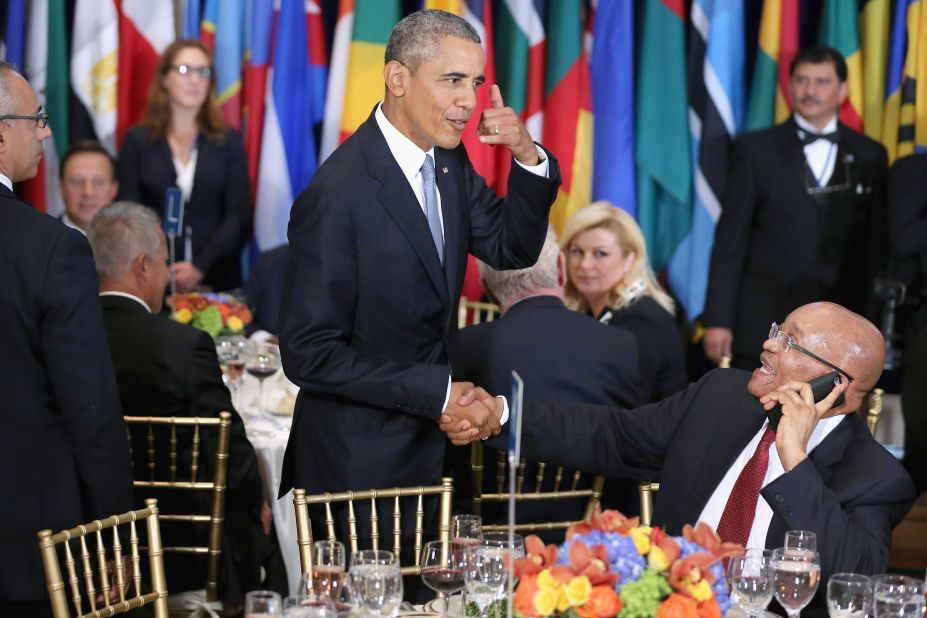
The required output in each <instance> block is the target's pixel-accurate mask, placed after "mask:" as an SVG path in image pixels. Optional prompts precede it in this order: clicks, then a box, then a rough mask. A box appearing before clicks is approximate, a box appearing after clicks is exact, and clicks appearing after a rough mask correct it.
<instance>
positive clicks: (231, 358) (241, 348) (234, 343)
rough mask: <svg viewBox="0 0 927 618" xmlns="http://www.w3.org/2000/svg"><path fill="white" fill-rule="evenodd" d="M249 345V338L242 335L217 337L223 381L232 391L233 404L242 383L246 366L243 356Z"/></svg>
mask: <svg viewBox="0 0 927 618" xmlns="http://www.w3.org/2000/svg"><path fill="white" fill-rule="evenodd" d="M247 346H248V340H247V339H245V338H244V337H242V336H241V335H231V336H224V337H216V357H217V358H218V359H219V368H220V369H222V381H223V382H225V384H226V386H228V387H229V391H231V393H232V403H233V404H234V403H235V396H236V395H237V393H238V387H239V386H240V385H241V374H242V372H243V371H244V368H245V361H244V358H243V356H244V355H245V350H246V348H247Z"/></svg>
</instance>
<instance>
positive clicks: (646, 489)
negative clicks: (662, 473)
mask: <svg viewBox="0 0 927 618" xmlns="http://www.w3.org/2000/svg"><path fill="white" fill-rule="evenodd" d="M659 490H660V484H659V483H651V482H647V483H640V484H639V485H638V486H637V491H638V493H639V494H640V500H641V525H642V526H649V525H650V522H651V521H653V494H654V492H656V491H659Z"/></svg>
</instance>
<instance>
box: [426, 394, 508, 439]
mask: <svg viewBox="0 0 927 618" xmlns="http://www.w3.org/2000/svg"><path fill="white" fill-rule="evenodd" d="M504 412H505V399H504V398H503V397H493V396H492V395H490V394H489V393H487V392H486V390H485V389H483V388H481V387H479V386H475V385H474V384H473V383H472V382H453V383H451V393H450V397H448V402H447V408H446V409H445V410H444V413H443V414H442V415H441V424H440V426H441V431H443V432H444V433H446V434H447V437H448V439H450V441H451V442H452V443H453V444H454V446H465V445H467V444H470V443H471V442H473V441H474V440H476V439H477V438H480V439H483V440H486V439H487V438H489V437H491V436H498V435H499V433H500V432H501V431H502V423H503V420H504V419H503V413H504Z"/></svg>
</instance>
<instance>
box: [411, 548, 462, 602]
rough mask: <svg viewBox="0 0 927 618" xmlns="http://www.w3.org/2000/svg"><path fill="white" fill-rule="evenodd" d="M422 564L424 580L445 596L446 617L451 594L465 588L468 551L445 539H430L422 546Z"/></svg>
mask: <svg viewBox="0 0 927 618" xmlns="http://www.w3.org/2000/svg"><path fill="white" fill-rule="evenodd" d="M421 565H422V581H423V582H425V585H426V586H428V587H429V588H431V589H432V590H434V591H435V592H437V593H438V594H439V595H442V596H443V597H444V616H445V617H446V616H447V609H448V605H449V604H450V602H451V598H450V597H451V595H452V594H454V593H455V592H460V591H461V590H463V588H464V571H465V570H466V566H467V552H466V550H465V549H459V548H454V547H453V546H452V545H451V544H450V543H447V542H445V541H428V542H427V543H425V547H423V548H422V561H421Z"/></svg>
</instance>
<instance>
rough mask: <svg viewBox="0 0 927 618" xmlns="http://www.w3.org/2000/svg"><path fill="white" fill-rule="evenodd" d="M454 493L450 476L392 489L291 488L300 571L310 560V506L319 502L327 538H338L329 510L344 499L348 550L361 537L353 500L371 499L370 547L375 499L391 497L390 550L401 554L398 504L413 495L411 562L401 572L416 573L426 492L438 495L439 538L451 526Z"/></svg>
mask: <svg viewBox="0 0 927 618" xmlns="http://www.w3.org/2000/svg"><path fill="white" fill-rule="evenodd" d="M452 493H453V481H452V479H450V478H442V479H441V485H435V486H430V487H395V488H392V489H369V490H365V491H346V492H340V493H323V494H313V495H307V494H306V490H304V489H294V490H293V506H294V508H295V509H296V536H297V544H298V547H299V560H300V564H301V566H302V569H303V571H304V572H305V571H307V570H309V567H310V566H311V563H312V553H311V545H312V522H311V520H310V519H309V506H310V505H313V504H320V505H323V506H324V507H325V519H324V521H323V524H324V525H325V527H326V528H327V529H328V537H329V539H330V540H337V537H336V535H335V521H334V516H333V514H332V507H331V505H332V503H347V511H348V514H347V519H348V539H347V543H346V545H347V546H348V548H349V551H350V552H351V553H354V552H356V551H358V550H359V549H361V548H360V546H359V543H360V539H359V537H358V533H357V514H356V512H355V509H354V501H355V500H370V524H371V535H370V538H369V540H370V543H371V545H372V548H373V549H379V545H380V541H379V538H380V533H379V515H378V512H379V507H378V506H377V504H376V501H377V500H381V499H392V500H393V511H392V532H393V539H392V551H393V552H394V553H395V554H396V555H399V556H401V555H402V549H403V548H402V508H401V505H400V499H401V498H409V497H414V498H415V500H416V503H415V521H414V530H413V541H412V543H413V554H414V556H415V557H414V558H413V564H411V565H406V566H402V568H401V570H402V574H403V575H418V574H420V572H421V566H420V562H421V559H420V556H419V554H421V551H422V547H423V546H424V542H423V540H424V535H425V503H424V497H425V496H432V495H434V496H439V499H440V503H439V515H438V534H439V538H440V539H441V540H444V541H449V539H450V530H451V497H452Z"/></svg>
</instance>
